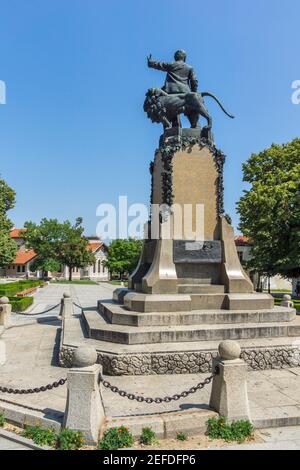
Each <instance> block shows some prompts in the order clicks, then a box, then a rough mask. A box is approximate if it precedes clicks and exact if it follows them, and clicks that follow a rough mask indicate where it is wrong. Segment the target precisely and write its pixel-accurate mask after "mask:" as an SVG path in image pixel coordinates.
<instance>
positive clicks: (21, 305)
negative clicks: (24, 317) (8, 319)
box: [9, 297, 33, 312]
mask: <svg viewBox="0 0 300 470" xmlns="http://www.w3.org/2000/svg"><path fill="white" fill-rule="evenodd" d="M9 303H10V304H11V306H12V311H13V312H24V310H26V309H27V308H28V307H30V305H32V304H33V297H9Z"/></svg>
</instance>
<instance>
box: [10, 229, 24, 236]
mask: <svg viewBox="0 0 300 470" xmlns="http://www.w3.org/2000/svg"><path fill="white" fill-rule="evenodd" d="M24 232H26V228H14V229H13V230H11V231H10V236H11V238H22V235H23V233H24Z"/></svg>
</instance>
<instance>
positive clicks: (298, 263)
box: [237, 139, 300, 278]
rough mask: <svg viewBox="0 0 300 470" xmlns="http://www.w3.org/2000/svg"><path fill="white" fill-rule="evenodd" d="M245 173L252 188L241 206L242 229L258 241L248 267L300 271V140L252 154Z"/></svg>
mask: <svg viewBox="0 0 300 470" xmlns="http://www.w3.org/2000/svg"><path fill="white" fill-rule="evenodd" d="M243 172H244V181H246V182H247V183H249V184H250V189H248V190H246V191H244V195H243V196H242V197H241V199H240V201H239V202H238V204H237V209H238V212H239V214H240V229H241V231H242V232H243V233H244V235H246V236H248V237H250V239H251V241H252V243H253V246H252V250H251V254H252V259H251V261H249V262H248V266H247V267H248V268H251V269H255V270H256V271H258V272H259V273H260V274H264V275H267V276H272V275H275V274H280V275H281V276H283V277H288V278H291V277H298V276H300V139H295V140H293V141H292V142H290V143H288V144H284V145H275V144H273V145H272V146H271V147H270V148H268V149H266V150H264V151H263V152H260V153H259V154H253V155H251V157H250V159H249V160H248V161H247V162H246V163H245V164H244V165H243Z"/></svg>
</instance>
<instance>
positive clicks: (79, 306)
mask: <svg viewBox="0 0 300 470" xmlns="http://www.w3.org/2000/svg"><path fill="white" fill-rule="evenodd" d="M73 305H75V307H77V308H80V309H81V310H82V309H83V307H82V306H81V305H78V304H77V303H76V302H73Z"/></svg>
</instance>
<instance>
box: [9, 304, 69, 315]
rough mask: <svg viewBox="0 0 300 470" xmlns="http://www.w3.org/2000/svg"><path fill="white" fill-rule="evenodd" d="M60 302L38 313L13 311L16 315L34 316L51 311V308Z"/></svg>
mask: <svg viewBox="0 0 300 470" xmlns="http://www.w3.org/2000/svg"><path fill="white" fill-rule="evenodd" d="M60 305H61V304H60V303H59V304H57V305H54V307H50V308H48V309H47V310H44V311H43V312H38V313H20V312H15V313H16V314H17V315H22V316H28V317H34V316H35V315H43V314H44V313H48V312H51V310H54V309H55V308H57V307H59V306H60Z"/></svg>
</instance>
